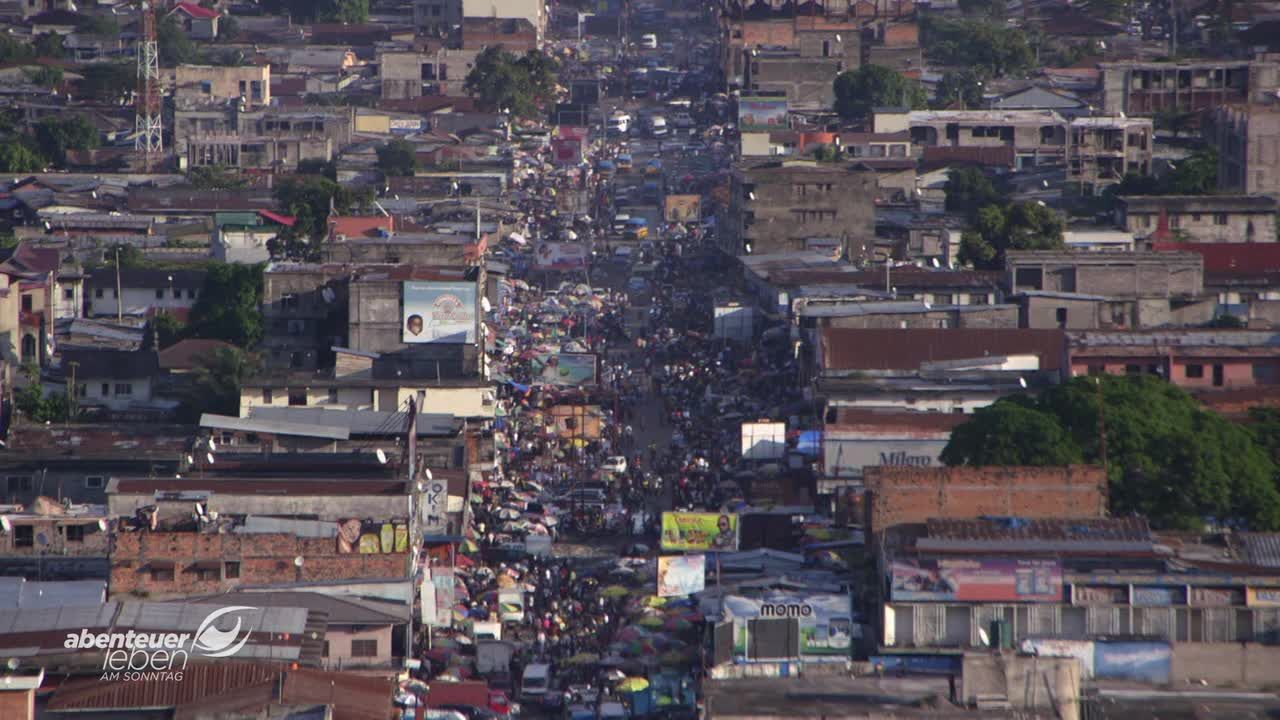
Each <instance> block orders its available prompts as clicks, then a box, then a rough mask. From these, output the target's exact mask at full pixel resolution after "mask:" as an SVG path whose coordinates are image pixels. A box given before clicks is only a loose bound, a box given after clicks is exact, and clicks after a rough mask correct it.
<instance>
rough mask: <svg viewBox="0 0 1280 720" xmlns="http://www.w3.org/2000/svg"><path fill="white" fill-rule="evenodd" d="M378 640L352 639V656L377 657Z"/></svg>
mask: <svg viewBox="0 0 1280 720" xmlns="http://www.w3.org/2000/svg"><path fill="white" fill-rule="evenodd" d="M377 656H378V641H377V640H352V641H351V657H365V658H368V657H377Z"/></svg>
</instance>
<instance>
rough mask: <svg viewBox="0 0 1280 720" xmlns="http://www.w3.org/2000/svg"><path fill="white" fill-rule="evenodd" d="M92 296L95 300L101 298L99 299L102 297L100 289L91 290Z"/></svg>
mask: <svg viewBox="0 0 1280 720" xmlns="http://www.w3.org/2000/svg"><path fill="white" fill-rule="evenodd" d="M93 296H94V297H96V298H101V297H102V288H94V289H93Z"/></svg>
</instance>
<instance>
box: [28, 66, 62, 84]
mask: <svg viewBox="0 0 1280 720" xmlns="http://www.w3.org/2000/svg"><path fill="white" fill-rule="evenodd" d="M22 74H24V75H26V76H27V79H28V80H30V81H31V82H32V83H33V84H35V85H39V86H40V87H46V88H52V87H57V86H59V85H61V84H62V68H60V67H55V66H53V65H41V66H40V67H37V68H34V69H26V68H24V69H23V70H22Z"/></svg>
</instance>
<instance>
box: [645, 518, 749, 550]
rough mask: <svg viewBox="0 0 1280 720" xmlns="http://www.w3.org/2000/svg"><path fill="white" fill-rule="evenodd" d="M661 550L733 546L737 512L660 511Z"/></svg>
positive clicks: (713, 548) (736, 537)
mask: <svg viewBox="0 0 1280 720" xmlns="http://www.w3.org/2000/svg"><path fill="white" fill-rule="evenodd" d="M662 549H663V550H737V549H738V516H737V515H734V514H730V513H690V512H664V513H662Z"/></svg>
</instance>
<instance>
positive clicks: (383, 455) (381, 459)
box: [373, 448, 387, 465]
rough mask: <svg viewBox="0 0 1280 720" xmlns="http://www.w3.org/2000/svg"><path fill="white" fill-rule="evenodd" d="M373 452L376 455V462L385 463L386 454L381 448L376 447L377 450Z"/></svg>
mask: <svg viewBox="0 0 1280 720" xmlns="http://www.w3.org/2000/svg"><path fill="white" fill-rule="evenodd" d="M373 454H374V455H377V456H378V462H380V463H382V464H383V465H386V464H387V454H386V453H384V452H382V448H378V449H377V450H375V451H374V453H373Z"/></svg>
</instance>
